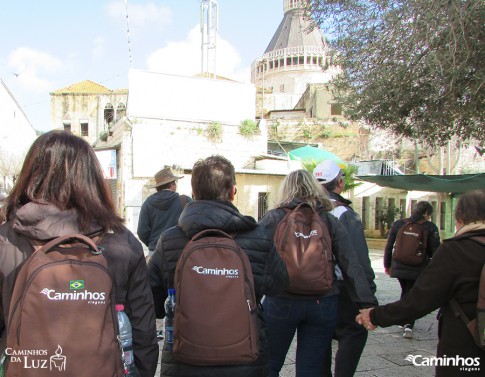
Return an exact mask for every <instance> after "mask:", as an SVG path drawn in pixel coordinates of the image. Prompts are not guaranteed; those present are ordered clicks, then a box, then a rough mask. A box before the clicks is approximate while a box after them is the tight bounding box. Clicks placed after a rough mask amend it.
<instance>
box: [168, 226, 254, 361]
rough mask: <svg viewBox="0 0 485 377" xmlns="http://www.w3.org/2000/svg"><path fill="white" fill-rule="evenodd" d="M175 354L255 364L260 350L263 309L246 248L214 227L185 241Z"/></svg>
mask: <svg viewBox="0 0 485 377" xmlns="http://www.w3.org/2000/svg"><path fill="white" fill-rule="evenodd" d="M174 282H175V289H176V302H177V305H176V306H175V323H174V345H173V353H174V356H175V357H176V358H177V359H178V360H179V361H182V362H185V363H188V364H194V365H224V364H241V363H249V362H251V361H254V360H256V359H257V357H258V354H259V327H258V308H257V304H256V296H255V292H254V281H253V274H252V270H251V265H250V264H249V259H248V257H247V255H246V253H245V252H244V251H243V250H241V248H240V247H239V245H238V244H237V243H236V242H235V241H234V239H233V238H232V237H231V236H230V235H228V234H227V233H225V232H223V231H221V230H217V229H208V230H204V231H202V232H200V233H197V234H196V235H195V236H194V237H193V238H192V240H191V241H189V243H188V244H187V245H186V246H185V248H184V250H183V252H182V254H181V256H180V258H179V260H178V261H177V267H176V271H175V280H174Z"/></svg>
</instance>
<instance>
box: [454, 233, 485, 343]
mask: <svg viewBox="0 0 485 377" xmlns="http://www.w3.org/2000/svg"><path fill="white" fill-rule="evenodd" d="M470 239H471V240H474V241H475V242H478V243H480V244H482V245H484V246H485V236H484V237H471V238H470ZM450 306H451V309H452V310H453V313H454V314H455V316H456V317H457V318H458V317H459V318H461V319H462V320H463V322H465V325H466V327H467V329H468V331H470V333H471V335H472V336H473V340H474V341H475V344H476V345H477V346H478V347H479V348H481V349H482V350H485V264H484V265H483V267H482V272H481V274H480V281H479V284H478V299H477V309H476V313H477V315H476V317H475V318H474V319H472V320H470V319H469V318H468V316H467V315H466V314H465V312H464V311H463V309H462V308H461V307H460V305H459V304H458V302H457V301H456V300H455V299H454V298H452V299H451V300H450Z"/></svg>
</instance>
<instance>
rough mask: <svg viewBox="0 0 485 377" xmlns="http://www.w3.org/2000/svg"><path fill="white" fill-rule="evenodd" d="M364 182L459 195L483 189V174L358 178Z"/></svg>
mask: <svg viewBox="0 0 485 377" xmlns="http://www.w3.org/2000/svg"><path fill="white" fill-rule="evenodd" d="M357 178H358V179H361V180H363V181H366V182H372V183H375V184H377V185H379V186H381V187H391V188H395V189H401V190H406V191H430V192H449V193H461V192H465V191H470V190H475V189H485V173H479V174H463V175H424V174H416V175H366V176H358V177H357Z"/></svg>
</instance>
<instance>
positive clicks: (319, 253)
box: [274, 203, 334, 295]
mask: <svg viewBox="0 0 485 377" xmlns="http://www.w3.org/2000/svg"><path fill="white" fill-rule="evenodd" d="M285 211H286V215H285V216H284V217H283V218H282V219H281V221H280V222H279V223H278V225H277V226H276V230H275V234H274V242H275V245H276V249H277V250H278V253H279V254H280V256H281V259H283V261H284V262H285V264H286V267H287V269H288V275H289V278H290V283H289V285H288V288H287V289H286V290H287V292H290V293H295V294H301V295H322V294H325V293H327V292H328V291H329V290H330V289H331V288H332V285H333V281H334V264H333V253H332V239H331V238H330V233H329V231H328V228H327V225H326V224H325V222H323V220H322V219H321V217H320V214H319V213H318V212H317V211H315V209H313V208H312V207H310V206H309V205H308V204H305V203H300V204H299V205H298V206H296V207H295V208H294V209H293V210H289V209H287V208H285Z"/></svg>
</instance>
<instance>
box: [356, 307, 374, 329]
mask: <svg viewBox="0 0 485 377" xmlns="http://www.w3.org/2000/svg"><path fill="white" fill-rule="evenodd" d="M371 310H372V308H367V309H360V310H359V312H360V314H357V316H356V317H355V322H357V323H358V324H359V325H362V326H364V327H365V328H366V329H367V330H375V329H376V328H377V326H375V325H374V324H372V322H371V320H370V312H371Z"/></svg>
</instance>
